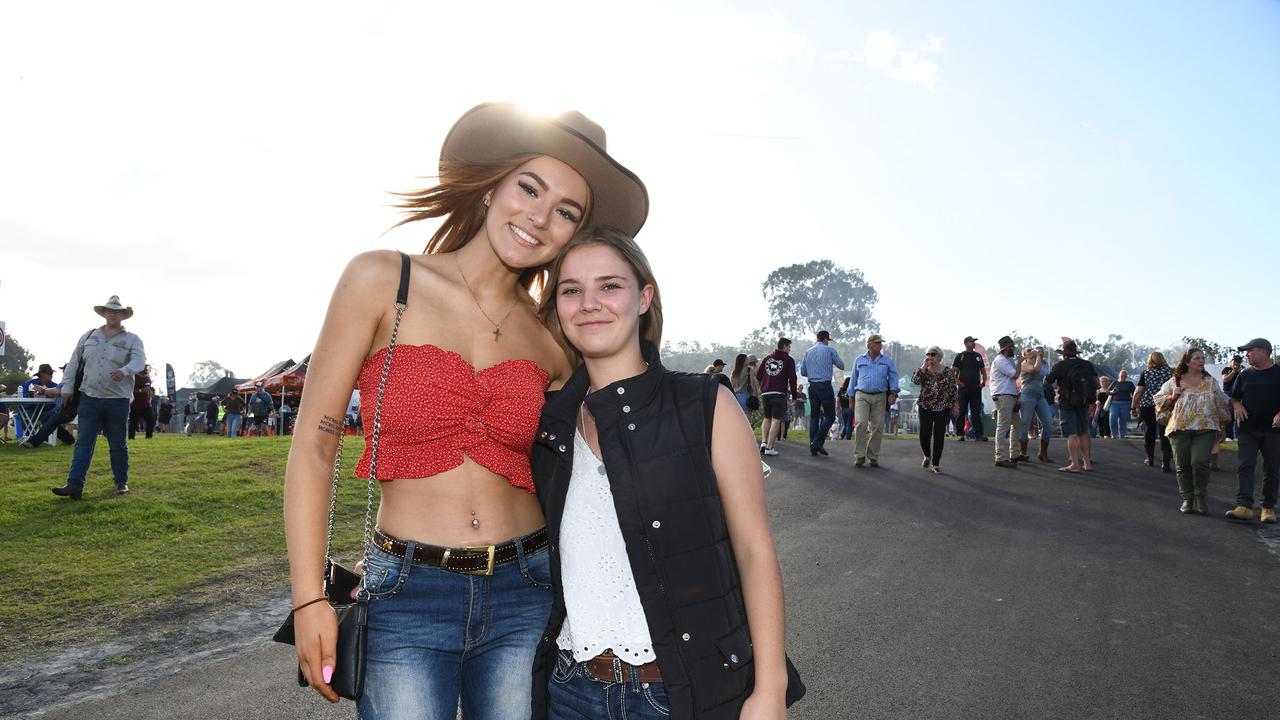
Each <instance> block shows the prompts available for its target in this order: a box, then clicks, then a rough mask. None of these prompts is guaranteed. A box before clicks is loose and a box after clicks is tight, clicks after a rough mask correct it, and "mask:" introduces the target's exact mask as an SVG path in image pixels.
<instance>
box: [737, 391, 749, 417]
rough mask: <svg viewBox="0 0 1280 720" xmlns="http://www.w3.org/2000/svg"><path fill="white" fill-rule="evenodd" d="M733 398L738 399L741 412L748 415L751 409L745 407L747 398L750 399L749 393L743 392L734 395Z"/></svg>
mask: <svg viewBox="0 0 1280 720" xmlns="http://www.w3.org/2000/svg"><path fill="white" fill-rule="evenodd" d="M733 396H734V397H736V398H738V407H740V408H742V412H744V413H746V414H748V415H750V414H751V408H749V407H747V398H749V397H751V393H749V392H747V391H745V390H744V391H742V392H737V393H734V394H733Z"/></svg>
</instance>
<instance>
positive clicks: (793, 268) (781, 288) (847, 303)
mask: <svg viewBox="0 0 1280 720" xmlns="http://www.w3.org/2000/svg"><path fill="white" fill-rule="evenodd" d="M761 289H762V290H763V292H764V299H765V302H766V303H768V305H769V328H770V329H771V330H773V331H775V333H778V334H784V335H789V336H794V337H797V338H799V337H812V336H813V334H814V333H816V332H817V331H818V330H828V331H830V332H831V335H832V337H834V338H840V339H844V338H852V337H860V336H862V335H864V334H866V333H867V332H868V331H871V330H876V329H878V327H879V326H878V325H877V323H876V320H875V318H874V317H873V316H872V314H871V312H872V309H873V308H874V307H875V304H876V301H877V300H878V299H879V296H878V295H877V294H876V289H875V288H874V287H872V286H871V284H870V283H868V282H867V280H866V278H864V277H863V276H862V271H861V270H857V269H852V270H851V269H847V268H842V267H839V266H838V265H836V264H835V263H833V262H831V261H830V260H813V261H810V262H807V263H804V264H802V265H801V264H797V265H786V266H784V267H780V268H778V269H777V270H774V271H773V272H771V273H769V276H768V277H767V278H765V281H764V283H763V285H762V286H761Z"/></svg>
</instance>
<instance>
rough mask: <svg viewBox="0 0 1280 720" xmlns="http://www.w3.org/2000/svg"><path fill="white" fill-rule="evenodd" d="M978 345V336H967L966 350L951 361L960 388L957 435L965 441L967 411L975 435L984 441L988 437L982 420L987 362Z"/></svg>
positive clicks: (961, 440)
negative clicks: (978, 349)
mask: <svg viewBox="0 0 1280 720" xmlns="http://www.w3.org/2000/svg"><path fill="white" fill-rule="evenodd" d="M977 347H978V339H977V338H975V337H974V336H972V335H969V336H967V337H965V339H964V352H960V353H956V356H955V358H954V359H953V360H952V361H951V367H953V368H955V370H956V375H957V377H956V383H957V384H958V386H959V388H960V389H959V393H960V412H958V413H956V435H958V436H959V438H958V439H959V440H960V442H964V420H965V417H964V416H965V413H968V415H969V424H970V426H971V427H972V428H973V436H974V437H975V438H977V439H978V440H981V441H983V442H986V439H987V429H986V427H985V426H984V425H983V421H982V388H984V387H986V386H987V364H986V362H984V361H983V359H982V353H979V352H978V351H977Z"/></svg>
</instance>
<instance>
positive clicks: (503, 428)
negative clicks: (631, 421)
mask: <svg viewBox="0 0 1280 720" xmlns="http://www.w3.org/2000/svg"><path fill="white" fill-rule="evenodd" d="M386 353H387V349H386V348H383V349H381V350H379V351H378V352H376V353H374V354H373V356H372V357H370V358H368V359H366V360H365V361H364V366H363V367H362V368H361V369H360V378H359V381H358V386H359V388H360V397H361V403H360V414H361V417H362V419H363V421H364V427H365V432H366V433H367V434H368V436H369V439H370V442H369V443H368V444H367V445H366V446H365V451H364V455H363V456H362V457H361V458H360V462H359V463H358V464H357V465H356V476H357V477H361V478H367V477H369V460H370V456H371V454H372V450H373V443H372V436H373V413H374V408H375V406H376V405H377V397H378V381H379V379H380V378H381V376H382V366H383V362H384V360H385V358H386ZM547 380H548V378H547V373H546V371H544V370H543V369H542V368H540V367H538V364H537V363H536V362H534V361H533V360H504V361H503V362H500V363H498V364H497V365H494V366H492V367H488V368H485V369H483V370H480V371H479V372H477V371H476V369H475V368H474V367H472V365H471V363H469V362H467V361H466V360H465V359H463V357H462V356H461V355H459V354H458V353H456V352H451V351H449V350H444V349H442V348H439V347H436V346H435V345H396V349H395V357H393V358H392V361H391V369H390V371H389V372H388V374H387V387H386V394H385V396H384V397H383V399H382V431H381V434H380V435H379V438H378V442H379V449H378V478H377V479H378V480H394V479H396V478H419V477H429V476H431V475H436V474H438V473H442V472H445V471H446V470H452V469H453V468H456V467H458V466H459V465H461V464H462V461H463V456H464V455H465V456H466V457H469V458H471V459H472V460H473V461H475V462H476V463H477V464H479V465H480V466H481V467H483V468H485V469H487V470H489V471H491V472H493V473H496V474H498V475H502V476H503V477H505V478H507V479H508V480H510V481H511V484H512V485H514V486H515V487H518V488H524V489H526V490H528V491H529V492H531V493H532V492H534V488H533V474H532V472H530V470H529V451H530V449H531V448H532V447H533V434H534V432H535V431H536V430H537V429H538V418H539V415H540V414H541V413H542V400H543V392H544V391H545V390H546V387H547Z"/></svg>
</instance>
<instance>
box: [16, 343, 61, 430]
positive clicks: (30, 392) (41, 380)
mask: <svg viewBox="0 0 1280 720" xmlns="http://www.w3.org/2000/svg"><path fill="white" fill-rule="evenodd" d="M49 387H57V385H56V384H55V383H54V382H53V366H52V365H50V364H49V363H42V364H41V365H40V367H39V369H37V370H36V374H35V377H32V378H30V379H28V380H23V381H22V382H21V383H18V397H24V398H38V397H44V389H45V388H49ZM41 410H42V412H41V413H40V423H39V426H38V427H33V428H28V427H26V426H25V425H24V424H23V422H22V417H21V415H19V416H18V417H17V418H16V419H15V423H16V425H17V428H16V429H17V431H18V437H30V436H31V435H34V434H35V433H36V432H37V431H38V430H39V428H41V427H44V426H45V425H46V424H47V423H48V422H50V421H51V420H54V419H55V418H56V417H57V410H58V408H57V405H56V404H55V405H54V406H52V407H44V408H41ZM64 432H65V431H64ZM47 438H48V434H46V435H45V439H47ZM41 442H43V439H42V440H41ZM22 444H23V446H28V445H29V444H28V442H27V441H25V440H24V441H23V443H22Z"/></svg>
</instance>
